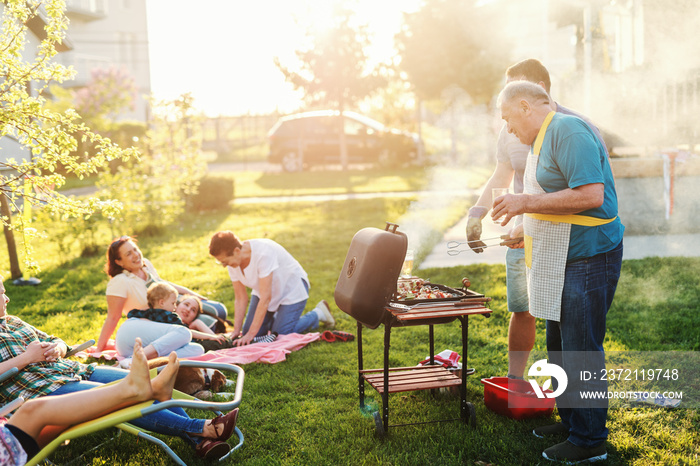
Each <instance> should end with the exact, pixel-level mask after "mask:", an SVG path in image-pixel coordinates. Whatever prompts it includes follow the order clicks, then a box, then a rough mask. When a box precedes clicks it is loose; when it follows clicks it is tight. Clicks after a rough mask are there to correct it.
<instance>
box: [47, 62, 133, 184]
mask: <svg viewBox="0 0 700 466" xmlns="http://www.w3.org/2000/svg"><path fill="white" fill-rule="evenodd" d="M90 75H91V77H90V80H89V81H88V83H87V84H86V85H85V86H83V87H80V88H78V89H67V88H64V87H61V86H59V85H57V84H56V85H52V86H50V92H51V94H52V95H53V99H52V101H50V102H47V106H48V108H50V109H52V110H55V111H59V112H65V111H66V110H68V109H75V110H76V112H77V113H78V114H79V115H80V117H81V118H82V120H83V122H84V123H85V124H86V125H87V126H89V127H90V128H91V129H92V130H94V131H96V132H98V133H99V134H101V135H102V136H104V137H108V138H109V139H110V140H111V141H113V142H115V143H117V144H119V145H120V146H122V147H128V146H130V145H132V144H133V142H134V141H135V140H138V139H140V138H142V137H143V136H144V135H145V132H146V124H145V123H144V122H141V121H124V120H118V119H117V118H118V117H119V115H120V114H122V112H123V111H125V110H128V109H131V108H133V106H134V101H135V99H136V92H137V86H136V82H135V80H134V78H133V77H132V76H131V75H130V74H129V72H128V71H126V70H124V69H122V68H116V67H114V66H112V67H109V68H95V69H93V70H92V71H91V73H90ZM77 151H78V152H79V153H81V154H83V157H85V158H87V157H91V156H92V155H93V153H94V152H95V151H94V150H93V148H92V147H91V145H90V144H89V143H87V142H82V141H81V140H80V138H78V148H77ZM118 163H119V160H115V161H113V162H112V163H111V164H110V165H118ZM57 170H58V172H59V173H62V174H66V171H65V170H64V169H63V167H62V166H61V165H59V167H58V168H57Z"/></svg>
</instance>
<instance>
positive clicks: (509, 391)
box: [481, 377, 554, 420]
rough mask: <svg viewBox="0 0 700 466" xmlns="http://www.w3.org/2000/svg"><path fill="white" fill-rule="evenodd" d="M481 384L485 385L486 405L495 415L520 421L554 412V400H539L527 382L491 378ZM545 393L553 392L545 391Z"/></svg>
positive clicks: (506, 378) (505, 378)
mask: <svg viewBox="0 0 700 466" xmlns="http://www.w3.org/2000/svg"><path fill="white" fill-rule="evenodd" d="M481 383H482V384H484V403H485V404H486V407H487V408H489V409H490V410H491V411H493V412H495V413H498V414H502V415H504V416H508V417H509V418H512V419H518V420H519V419H529V418H533V417H547V416H549V415H551V414H552V411H554V398H537V395H535V392H534V391H533V390H532V386H530V383H529V382H527V381H525V380H518V379H509V378H508V377H490V378H488V379H481ZM540 388H542V387H540ZM544 393H545V394H546V393H552V391H551V390H544Z"/></svg>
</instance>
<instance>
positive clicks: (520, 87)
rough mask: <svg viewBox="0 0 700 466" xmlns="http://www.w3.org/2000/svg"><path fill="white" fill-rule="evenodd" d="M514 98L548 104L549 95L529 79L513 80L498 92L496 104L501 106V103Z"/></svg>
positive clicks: (532, 102)
mask: <svg viewBox="0 0 700 466" xmlns="http://www.w3.org/2000/svg"><path fill="white" fill-rule="evenodd" d="M514 99H524V100H527V101H528V102H530V104H539V103H547V104H549V95H548V94H547V91H545V90H544V89H543V88H542V86H539V85H537V84H534V83H531V82H530V81H513V82H511V83H508V84H506V87H504V88H503V90H502V91H501V93H500V94H498V100H497V101H496V102H497V104H496V105H497V106H498V108H501V107H502V106H503V104H505V103H509V102H511V101H513V100H514Z"/></svg>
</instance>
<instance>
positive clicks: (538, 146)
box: [532, 112, 557, 155]
mask: <svg viewBox="0 0 700 466" xmlns="http://www.w3.org/2000/svg"><path fill="white" fill-rule="evenodd" d="M555 113H557V112H549V113H548V114H547V117H546V118H545V119H544V122H543V123H542V126H540V132H539V133H537V138H535V147H534V148H533V149H532V153H533V154H535V155H540V149H542V143H543V142H544V135H545V133H546V132H547V127H548V126H549V123H551V121H552V118H553V117H554V114H555Z"/></svg>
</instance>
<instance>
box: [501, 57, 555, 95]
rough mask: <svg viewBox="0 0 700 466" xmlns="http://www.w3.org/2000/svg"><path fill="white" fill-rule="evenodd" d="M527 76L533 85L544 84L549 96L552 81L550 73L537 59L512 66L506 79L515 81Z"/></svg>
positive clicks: (529, 59) (530, 59) (507, 71)
mask: <svg viewBox="0 0 700 466" xmlns="http://www.w3.org/2000/svg"><path fill="white" fill-rule="evenodd" d="M521 76H525V79H527V80H528V81H531V82H533V83H539V82H543V83H544V89H545V91H547V94H549V89H550V87H551V86H552V81H551V80H550V79H549V71H547V68H545V67H544V65H543V64H542V62H541V61H539V60H537V59H536V58H528V59H526V60H523V61H520V62H518V63H516V64H515V65H512V66H511V67H510V68H508V69H507V70H506V78H508V79H513V78H519V77H521Z"/></svg>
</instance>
